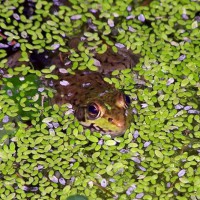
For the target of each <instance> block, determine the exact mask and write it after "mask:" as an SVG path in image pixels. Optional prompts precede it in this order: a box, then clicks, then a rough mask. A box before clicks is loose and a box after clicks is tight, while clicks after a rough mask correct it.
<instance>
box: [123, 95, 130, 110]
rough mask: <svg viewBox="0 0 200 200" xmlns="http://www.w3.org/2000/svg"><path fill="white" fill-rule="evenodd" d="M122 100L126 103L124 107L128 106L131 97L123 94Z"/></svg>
mask: <svg viewBox="0 0 200 200" xmlns="http://www.w3.org/2000/svg"><path fill="white" fill-rule="evenodd" d="M124 101H125V104H126V107H129V106H130V104H131V99H130V97H129V96H128V95H126V94H124Z"/></svg>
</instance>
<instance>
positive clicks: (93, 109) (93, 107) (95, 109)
mask: <svg viewBox="0 0 200 200" xmlns="http://www.w3.org/2000/svg"><path fill="white" fill-rule="evenodd" d="M87 111H88V115H89V117H90V119H97V118H98V117H99V116H100V114H101V112H100V109H99V106H98V105H97V104H95V103H91V104H89V105H88V107H87Z"/></svg>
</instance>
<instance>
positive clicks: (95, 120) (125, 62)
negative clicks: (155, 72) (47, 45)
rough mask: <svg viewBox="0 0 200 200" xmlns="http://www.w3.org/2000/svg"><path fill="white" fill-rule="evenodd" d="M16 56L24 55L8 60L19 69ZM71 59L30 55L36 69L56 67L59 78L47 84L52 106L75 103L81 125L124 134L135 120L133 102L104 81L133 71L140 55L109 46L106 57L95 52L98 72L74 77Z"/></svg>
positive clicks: (77, 71)
mask: <svg viewBox="0 0 200 200" xmlns="http://www.w3.org/2000/svg"><path fill="white" fill-rule="evenodd" d="M78 41H79V40H76V39H74V40H71V44H69V46H70V47H71V48H74V49H75V50H77V46H78ZM74 43H75V45H74ZM16 57H18V58H19V57H20V53H18V55H17V56H15V57H14V58H15V59H14V61H13V60H12V59H10V61H8V65H9V66H10V67H13V66H16V63H17V64H18V65H19V63H18V59H17V58H16ZM39 57H40V58H39ZM41 57H42V59H41ZM68 57H69V55H68V54H67V53H59V54H56V53H55V55H54V54H53V55H52V56H49V57H48V55H45V54H44V53H43V54H42V55H40V54H35V55H33V54H30V56H29V58H30V62H32V65H33V66H38V65H42V66H43V67H44V66H45V67H48V66H52V65H55V66H56V68H55V70H54V71H53V72H52V73H54V74H56V75H57V77H58V79H57V80H54V79H52V80H48V81H45V84H46V86H47V87H51V88H53V89H54V91H55V93H54V97H53V98H52V99H51V100H50V101H51V104H52V105H53V104H58V105H63V104H66V103H69V104H71V105H72V108H73V111H74V115H75V117H76V118H77V119H78V121H79V122H80V124H82V125H83V126H84V127H87V128H89V129H91V130H92V131H97V132H100V133H101V134H107V135H110V136H111V137H112V138H113V137H116V136H121V135H123V134H124V133H125V131H126V130H127V129H128V128H129V126H130V123H131V119H132V112H131V106H130V105H131V99H130V97H129V96H128V95H126V94H125V93H124V91H121V90H119V89H117V88H115V87H114V85H112V84H109V83H108V82H106V81H105V80H104V78H105V77H110V76H111V73H112V72H113V71H114V70H123V69H127V68H133V67H134V66H135V65H136V64H137V63H138V62H139V56H138V55H136V54H133V53H132V51H131V50H127V49H126V48H118V49H117V52H114V51H113V49H112V48H111V47H109V46H108V49H107V50H106V52H104V53H103V54H102V53H101V54H98V53H94V59H95V60H97V61H98V63H99V65H98V69H97V71H90V70H83V71H81V70H76V71H75V72H74V73H72V74H71V73H69V72H68V71H67V69H69V68H70V67H71V65H69V66H66V63H65V61H66V59H67V58H68ZM41 60H42V61H41ZM38 63H40V64H38ZM23 64H24V63H23Z"/></svg>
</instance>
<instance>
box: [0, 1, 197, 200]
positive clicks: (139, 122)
mask: <svg viewBox="0 0 200 200" xmlns="http://www.w3.org/2000/svg"><path fill="white" fill-rule="evenodd" d="M148 2H149V1H148ZM148 2H146V1H132V0H129V1H125V0H117V1H96V0H88V1H87V3H86V2H85V1H83V0H81V1H80V0H79V1H69V2H67V3H64V2H63V1H55V2H48V1H35V2H29V4H28V5H27V3H26V1H24V0H21V1H16V2H14V1H4V2H3V3H2V4H1V5H0V10H1V12H0V29H1V33H0V46H1V49H0V59H1V62H0V88H1V90H0V198H1V199H50V200H51V199H52V200H54V199H61V200H66V199H78V198H79V199H86V198H84V196H86V197H88V199H97V200H101V199H108V200H111V199H113V198H114V199H121V200H122V199H199V198H200V186H199V185H200V179H199V176H200V164H199V163H200V155H199V154H200V145H199V138H200V131H199V121H200V119H199V113H200V110H199V94H200V92H199V71H200V70H199V65H200V54H199V41H200V38H199V35H200V34H199V28H198V27H199V10H200V5H199V3H198V1H190V0H184V1H182V0H177V1H172V0H166V1H150V2H149V3H148ZM80 35H81V37H82V42H81V43H80V44H79V45H78V47H77V49H78V50H77V51H76V50H75V49H72V48H71V47H70V45H68V44H69V41H70V38H71V37H72V36H80ZM110 47H111V48H112V50H113V51H114V52H117V49H118V48H123V47H126V48H128V49H130V50H131V51H133V52H134V53H136V54H140V57H141V58H140V62H139V63H138V64H137V65H136V67H135V68H134V69H126V70H124V71H119V70H115V71H114V72H113V73H112V76H111V77H110V78H105V81H107V82H108V83H111V84H114V85H115V87H117V88H120V89H123V90H125V92H126V93H127V94H128V95H129V96H130V97H131V99H132V103H131V106H132V109H133V117H132V124H131V127H130V129H128V130H127V131H126V133H125V134H124V135H123V136H121V137H117V138H114V139H111V137H110V136H107V135H101V134H100V133H97V132H92V131H91V130H89V129H84V128H83V127H82V126H81V125H80V124H79V122H78V121H77V120H76V119H75V117H74V115H73V110H72V107H71V106H70V105H63V106H58V105H54V106H51V105H49V103H48V100H49V98H52V97H53V95H54V91H52V90H51V88H46V87H44V85H43V83H42V82H43V80H44V79H45V78H46V79H48V78H54V79H57V78H58V77H57V76H55V75H54V74H52V71H53V70H54V68H55V66H51V67H50V68H49V69H43V70H41V71H39V70H36V69H33V67H32V66H26V65H25V64H21V65H20V66H17V67H16V68H15V69H12V68H9V69H8V70H7V73H8V74H7V75H6V74H5V71H6V70H5V69H7V68H8V66H7V59H6V57H7V56H9V55H10V52H15V51H17V50H21V51H22V57H21V58H20V60H21V61H26V62H28V61H29V53H32V52H33V51H36V50H38V51H39V52H44V51H45V50H49V51H53V52H57V51H60V52H67V53H69V61H67V62H72V68H71V69H70V70H69V71H68V72H71V71H73V70H75V69H80V70H84V69H86V68H88V69H90V70H92V71H96V70H97V67H99V65H100V63H98V61H97V60H96V59H94V58H93V56H94V52H95V51H96V52H98V53H99V54H103V53H105V52H106V51H107V49H108V48H110ZM76 194H80V195H76ZM82 195H84V196H82Z"/></svg>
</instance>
